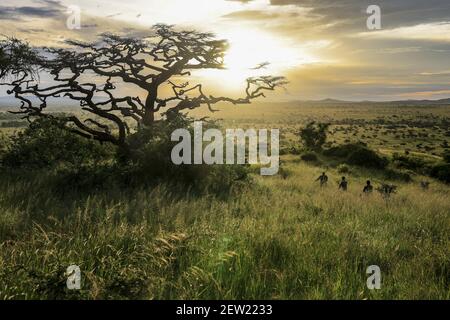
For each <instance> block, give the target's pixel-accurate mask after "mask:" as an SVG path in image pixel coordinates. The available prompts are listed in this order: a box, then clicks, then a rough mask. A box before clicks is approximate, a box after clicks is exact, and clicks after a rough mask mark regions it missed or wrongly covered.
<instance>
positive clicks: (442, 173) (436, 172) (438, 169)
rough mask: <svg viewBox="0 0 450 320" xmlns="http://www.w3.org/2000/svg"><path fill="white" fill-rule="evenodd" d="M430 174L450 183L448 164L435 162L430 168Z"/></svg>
mask: <svg viewBox="0 0 450 320" xmlns="http://www.w3.org/2000/svg"><path fill="white" fill-rule="evenodd" d="M430 175H431V176H432V177H434V178H436V179H438V180H441V181H442V182H445V183H450V164H449V163H442V164H436V165H434V166H432V167H431V168H430Z"/></svg>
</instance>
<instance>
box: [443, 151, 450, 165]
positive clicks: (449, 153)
mask: <svg viewBox="0 0 450 320" xmlns="http://www.w3.org/2000/svg"><path fill="white" fill-rule="evenodd" d="M443 157H444V162H445V163H450V151H446V152H445V153H444V156H443Z"/></svg>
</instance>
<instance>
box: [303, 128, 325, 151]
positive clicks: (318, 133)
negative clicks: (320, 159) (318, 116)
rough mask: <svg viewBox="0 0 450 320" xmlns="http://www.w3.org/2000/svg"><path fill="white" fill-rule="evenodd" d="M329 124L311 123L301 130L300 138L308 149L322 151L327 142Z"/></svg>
mask: <svg viewBox="0 0 450 320" xmlns="http://www.w3.org/2000/svg"><path fill="white" fill-rule="evenodd" d="M329 127H330V124H329V123H316V122H310V123H308V124H307V125H306V127H304V128H303V129H301V130H300V138H301V139H302V141H303V144H304V145H305V147H306V148H307V149H310V150H320V149H321V148H322V146H323V145H324V144H325V142H326V140H327V133H328V128H329Z"/></svg>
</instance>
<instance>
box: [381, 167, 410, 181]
mask: <svg viewBox="0 0 450 320" xmlns="http://www.w3.org/2000/svg"><path fill="white" fill-rule="evenodd" d="M384 177H385V178H386V179H387V180H397V181H403V182H411V181H412V178H411V175H410V174H409V173H408V172H403V171H398V170H392V169H386V170H385V171H384Z"/></svg>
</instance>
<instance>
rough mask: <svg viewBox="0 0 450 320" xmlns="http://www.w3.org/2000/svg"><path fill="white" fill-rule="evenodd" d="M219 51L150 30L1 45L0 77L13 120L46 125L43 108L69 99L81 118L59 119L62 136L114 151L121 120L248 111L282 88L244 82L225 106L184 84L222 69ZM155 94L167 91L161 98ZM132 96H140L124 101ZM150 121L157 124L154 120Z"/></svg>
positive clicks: (187, 36) (222, 49) (120, 140)
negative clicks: (58, 44)
mask: <svg viewBox="0 0 450 320" xmlns="http://www.w3.org/2000/svg"><path fill="white" fill-rule="evenodd" d="M227 48H228V43H227V41H226V40H220V39H216V37H215V36H214V35H213V34H210V33H202V32H197V31H193V30H188V31H177V30H176V29H175V28H174V27H173V26H168V25H156V26H154V28H153V32H152V34H150V35H149V36H148V37H145V38H134V37H124V36H119V35H114V34H102V35H100V36H99V38H98V40H97V41H95V42H91V43H88V42H82V41H75V40H69V41H66V46H64V47H62V48H48V47H46V48H30V47H29V46H28V45H27V44H24V43H22V42H21V41H19V40H15V39H8V40H7V41H3V42H1V45H0V66H1V72H2V73H1V76H2V77H3V78H10V79H9V80H8V81H6V82H5V83H4V84H6V85H8V86H10V89H9V90H8V93H9V94H11V95H14V96H15V97H16V98H17V99H18V100H19V101H20V102H21V105H20V108H19V110H18V111H15V112H17V113H21V114H23V115H24V117H26V118H30V117H52V116H53V115H52V114H51V113H49V112H48V111H47V106H48V100H49V99H50V98H61V97H65V98H66V99H67V98H69V99H71V100H74V101H77V102H78V103H79V106H80V107H81V109H82V110H83V111H85V112H86V113H87V114H88V116H87V117H86V118H81V117H79V116H76V115H68V116H65V117H64V118H61V119H60V120H62V121H63V122H64V123H65V127H66V128H67V129H68V130H70V131H72V132H74V133H77V134H79V135H81V136H83V137H86V138H90V139H95V140H98V141H102V142H111V143H113V144H115V145H119V146H120V145H124V144H125V143H126V137H127V136H128V134H129V133H130V128H129V121H127V120H131V122H133V121H134V122H135V123H136V124H137V126H141V125H144V126H151V125H152V124H153V123H154V122H155V121H166V120H167V119H170V116H171V115H173V114H174V113H179V112H181V111H185V110H192V109H195V108H198V107H200V106H207V107H208V108H209V110H210V111H215V110H214V109H213V105H215V104H217V103H220V102H226V103H231V104H235V105H238V104H249V103H251V101H252V100H253V99H256V98H259V97H264V93H265V92H266V91H272V90H274V89H275V88H277V87H279V86H283V85H284V84H286V79H285V78H284V77H274V76H262V77H254V78H249V79H247V81H246V82H247V83H246V86H245V88H244V94H243V95H242V96H241V97H239V98H230V97H225V96H213V95H209V94H207V93H206V92H205V90H204V87H203V85H202V84H192V85H191V84H190V82H189V81H186V80H187V78H189V77H190V76H191V73H192V72H193V71H195V70H200V69H224V68H225V66H224V56H225V53H226V50H227ZM42 73H46V74H48V75H50V76H51V78H52V79H53V81H52V83H51V84H49V83H43V82H41V81H39V79H38V78H39V77H38V76H39V75H40V74H42ZM8 76H12V77H8ZM119 83H120V84H126V85H128V86H132V87H133V88H135V89H136V90H128V91H127V92H126V93H125V94H124V93H123V90H122V91H121V90H118V88H117V87H118V84H119ZM163 86H168V87H169V90H167V89H166V90H162V87H163ZM136 91H140V92H142V94H139V95H138V94H136V96H132V95H130V94H129V92H136ZM168 92H169V93H168ZM36 101H38V103H37V104H36ZM157 113H161V114H164V115H165V117H163V118H161V119H159V120H157V119H156V117H155V115H156V114H157Z"/></svg>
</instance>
